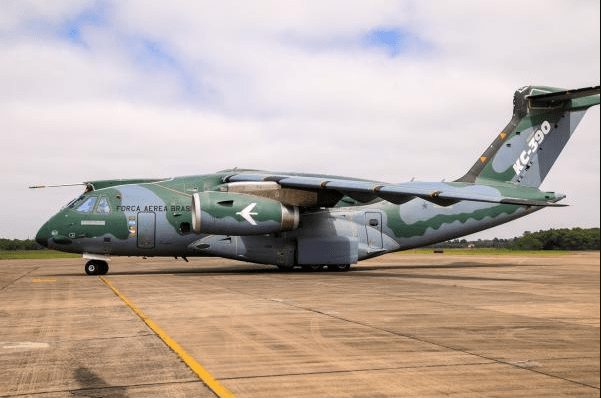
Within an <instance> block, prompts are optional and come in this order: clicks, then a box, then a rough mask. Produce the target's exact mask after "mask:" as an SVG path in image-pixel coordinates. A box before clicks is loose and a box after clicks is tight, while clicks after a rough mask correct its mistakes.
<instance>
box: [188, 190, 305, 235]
mask: <svg viewBox="0 0 601 398" xmlns="http://www.w3.org/2000/svg"><path fill="white" fill-rule="evenodd" d="M299 219H300V216H299V210H298V207H296V206H287V205H284V204H282V203H280V202H278V201H277V200H272V199H267V198H262V197H258V196H254V195H245V194H241V193H232V192H213V191H208V192H199V193H195V194H194V195H192V230H193V231H194V232H195V233H197V234H200V233H205V234H217V235H234V236H245V235H261V234H269V233H274V232H284V231H292V230H295V229H297V228H298V223H299Z"/></svg>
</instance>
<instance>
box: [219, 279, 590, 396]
mask: <svg viewBox="0 0 601 398" xmlns="http://www.w3.org/2000/svg"><path fill="white" fill-rule="evenodd" d="M222 289H225V290H230V291H233V292H236V293H239V294H244V295H247V296H251V297H258V298H261V299H263V300H269V301H272V302H274V303H278V304H284V305H287V306H290V307H294V308H297V309H301V310H304V311H309V312H313V313H316V314H320V315H324V316H327V317H330V318H334V319H338V320H340V321H344V322H348V323H353V324H355V325H360V326H364V327H367V328H371V329H374V330H379V331H381V332H384V333H389V334H392V335H395V336H399V337H405V338H408V339H411V340H415V341H420V342H422V343H426V344H431V345H434V346H437V347H442V348H445V349H447V350H451V351H456V352H462V353H464V354H467V355H473V356H476V357H479V358H482V359H486V360H489V361H492V362H495V363H497V364H501V365H508V366H511V367H514V368H516V369H521V370H526V371H530V372H533V373H538V374H540V375H542V376H547V377H551V378H555V379H559V380H563V381H567V382H570V383H574V384H578V385H581V386H584V387H589V388H592V389H595V390H599V389H600V387H598V386H595V385H592V384H587V383H584V382H581V381H577V380H571V379H568V378H566V377H561V376H558V375H554V374H549V373H545V372H543V371H540V370H536V369H532V368H525V367H523V366H519V365H517V364H515V363H512V362H508V361H503V360H501V359H497V358H490V357H487V356H486V355H483V354H478V353H476V352H471V351H467V350H462V349H460V348H455V347H451V346H447V345H444V344H440V343H435V342H433V341H429V340H426V339H423V338H420V337H417V336H414V335H411V334H404V333H400V332H396V331H393V330H388V329H384V328H380V327H377V326H374V325H370V324H368V323H363V322H359V321H354V320H352V319H347V318H343V317H341V316H337V315H334V314H330V313H326V312H322V311H319V310H315V309H312V308H307V307H303V306H301V305H297V304H292V303H290V302H288V301H286V300H274V299H270V298H265V297H261V296H258V295H254V294H251V293H246V292H241V291H239V290H236V289H232V288H229V287H228V288H224V287H222Z"/></svg>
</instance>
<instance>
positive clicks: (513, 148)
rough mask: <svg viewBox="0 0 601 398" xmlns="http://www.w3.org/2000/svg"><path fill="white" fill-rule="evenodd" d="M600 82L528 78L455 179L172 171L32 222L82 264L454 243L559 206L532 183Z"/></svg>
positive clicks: (90, 269) (305, 261) (90, 186)
mask: <svg viewBox="0 0 601 398" xmlns="http://www.w3.org/2000/svg"><path fill="white" fill-rule="evenodd" d="M598 104H599V86H596V87H590V88H582V89H576V90H564V89H558V88H552V87H539V86H528V87H523V88H520V89H519V90H517V91H516V92H515V94H514V98H513V116H512V118H511V120H510V122H509V124H508V125H507V126H506V127H505V128H504V129H503V130H502V131H501V132H500V133H499V134H497V135H496V137H495V138H494V141H493V142H492V144H491V145H490V146H489V147H488V148H487V149H486V150H485V151H484V153H483V154H482V155H481V156H480V157H479V158H478V159H477V161H476V163H475V164H474V165H473V166H472V168H471V169H470V170H469V171H468V172H467V173H466V174H465V175H464V176H463V177H461V178H459V179H457V180H455V181H453V182H413V181H412V182H406V183H402V184H388V183H383V182H377V181H368V180H362V179H355V178H345V177H335V176H328V175H314V174H299V173H274V172H267V171H258V170H241V169H232V170H224V171H220V172H217V173H215V174H207V175H200V176H189V177H177V178H169V179H138V180H103V181H88V182H85V183H82V185H85V186H86V188H85V192H84V193H83V194H82V195H81V196H79V197H78V198H76V199H74V200H73V201H71V202H70V203H69V204H67V205H66V206H65V207H64V208H63V209H62V210H61V211H59V212H58V213H57V214H56V215H54V216H53V217H52V218H51V219H50V220H48V222H46V223H45V224H44V225H43V226H42V227H41V228H40V230H39V232H38V233H37V236H36V241H37V242H38V243H40V244H41V245H44V246H46V247H49V248H52V249H56V250H61V251H66V252H73V253H82V254H83V257H84V258H85V259H87V260H88V261H87V263H86V264H85V272H86V273H87V274H90V275H100V274H106V273H107V272H108V263H107V261H108V260H109V259H110V256H175V257H182V258H184V259H186V258H187V257H190V256H219V257H225V258H231V259H236V260H243V261H249V262H253V263H261V264H272V265H276V266H278V267H279V268H281V269H282V270H291V269H292V268H293V267H296V266H298V267H301V268H303V269H305V270H312V271H318V270H322V269H323V268H324V267H327V270H328V271H346V270H348V269H349V268H350V266H351V264H355V263H357V262H358V261H361V260H365V259H368V258H372V257H375V256H379V255H382V254H384V253H390V252H395V251H399V250H405V249H410V248H415V247H419V246H424V245H429V244H432V243H436V242H441V241H445V240H448V239H454V238H457V237H460V236H463V235H468V234H472V233H474V232H477V231H481V230H483V229H487V228H491V227H494V226H497V225H499V224H503V223H506V222H508V221H512V220H515V219H517V218H519V217H523V216H525V215H528V214H530V213H532V212H534V211H537V210H540V209H542V208H544V207H551V206H562V205H561V204H559V203H557V202H558V201H559V200H561V199H563V198H564V197H565V195H561V194H557V193H555V192H542V191H540V190H539V189H538V187H539V186H540V184H541V183H542V182H543V180H544V179H545V177H546V176H547V173H548V172H549V170H550V169H551V167H552V166H553V163H554V162H555V160H556V159H557V157H558V156H559V154H560V152H561V151H562V149H563V148H564V146H565V145H566V143H567V142H568V140H569V139H570V137H571V135H572V133H573V132H574V130H575V128H576V126H577V125H578V123H579V122H580V120H581V119H582V117H583V116H584V114H585V112H586V110H587V109H588V108H589V107H591V106H593V105H598Z"/></svg>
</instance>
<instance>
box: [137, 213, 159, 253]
mask: <svg viewBox="0 0 601 398" xmlns="http://www.w3.org/2000/svg"><path fill="white" fill-rule="evenodd" d="M155 222H156V215H155V213H152V212H142V213H138V247H139V248H140V249H152V248H154V239H155V230H156V228H155Z"/></svg>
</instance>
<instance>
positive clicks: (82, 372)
mask: <svg viewBox="0 0 601 398" xmlns="http://www.w3.org/2000/svg"><path fill="white" fill-rule="evenodd" d="M73 377H74V378H75V380H76V381H77V382H78V383H79V385H80V386H81V387H80V389H78V390H73V391H70V392H71V395H73V396H75V397H109V396H110V397H112V398H125V397H127V388H125V387H113V386H111V385H110V384H108V383H107V382H106V381H105V380H104V379H103V378H101V377H100V376H98V375H97V374H96V373H94V372H92V371H91V370H90V369H88V368H86V367H84V366H80V367H79V368H77V369H75V370H74V371H73Z"/></svg>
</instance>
